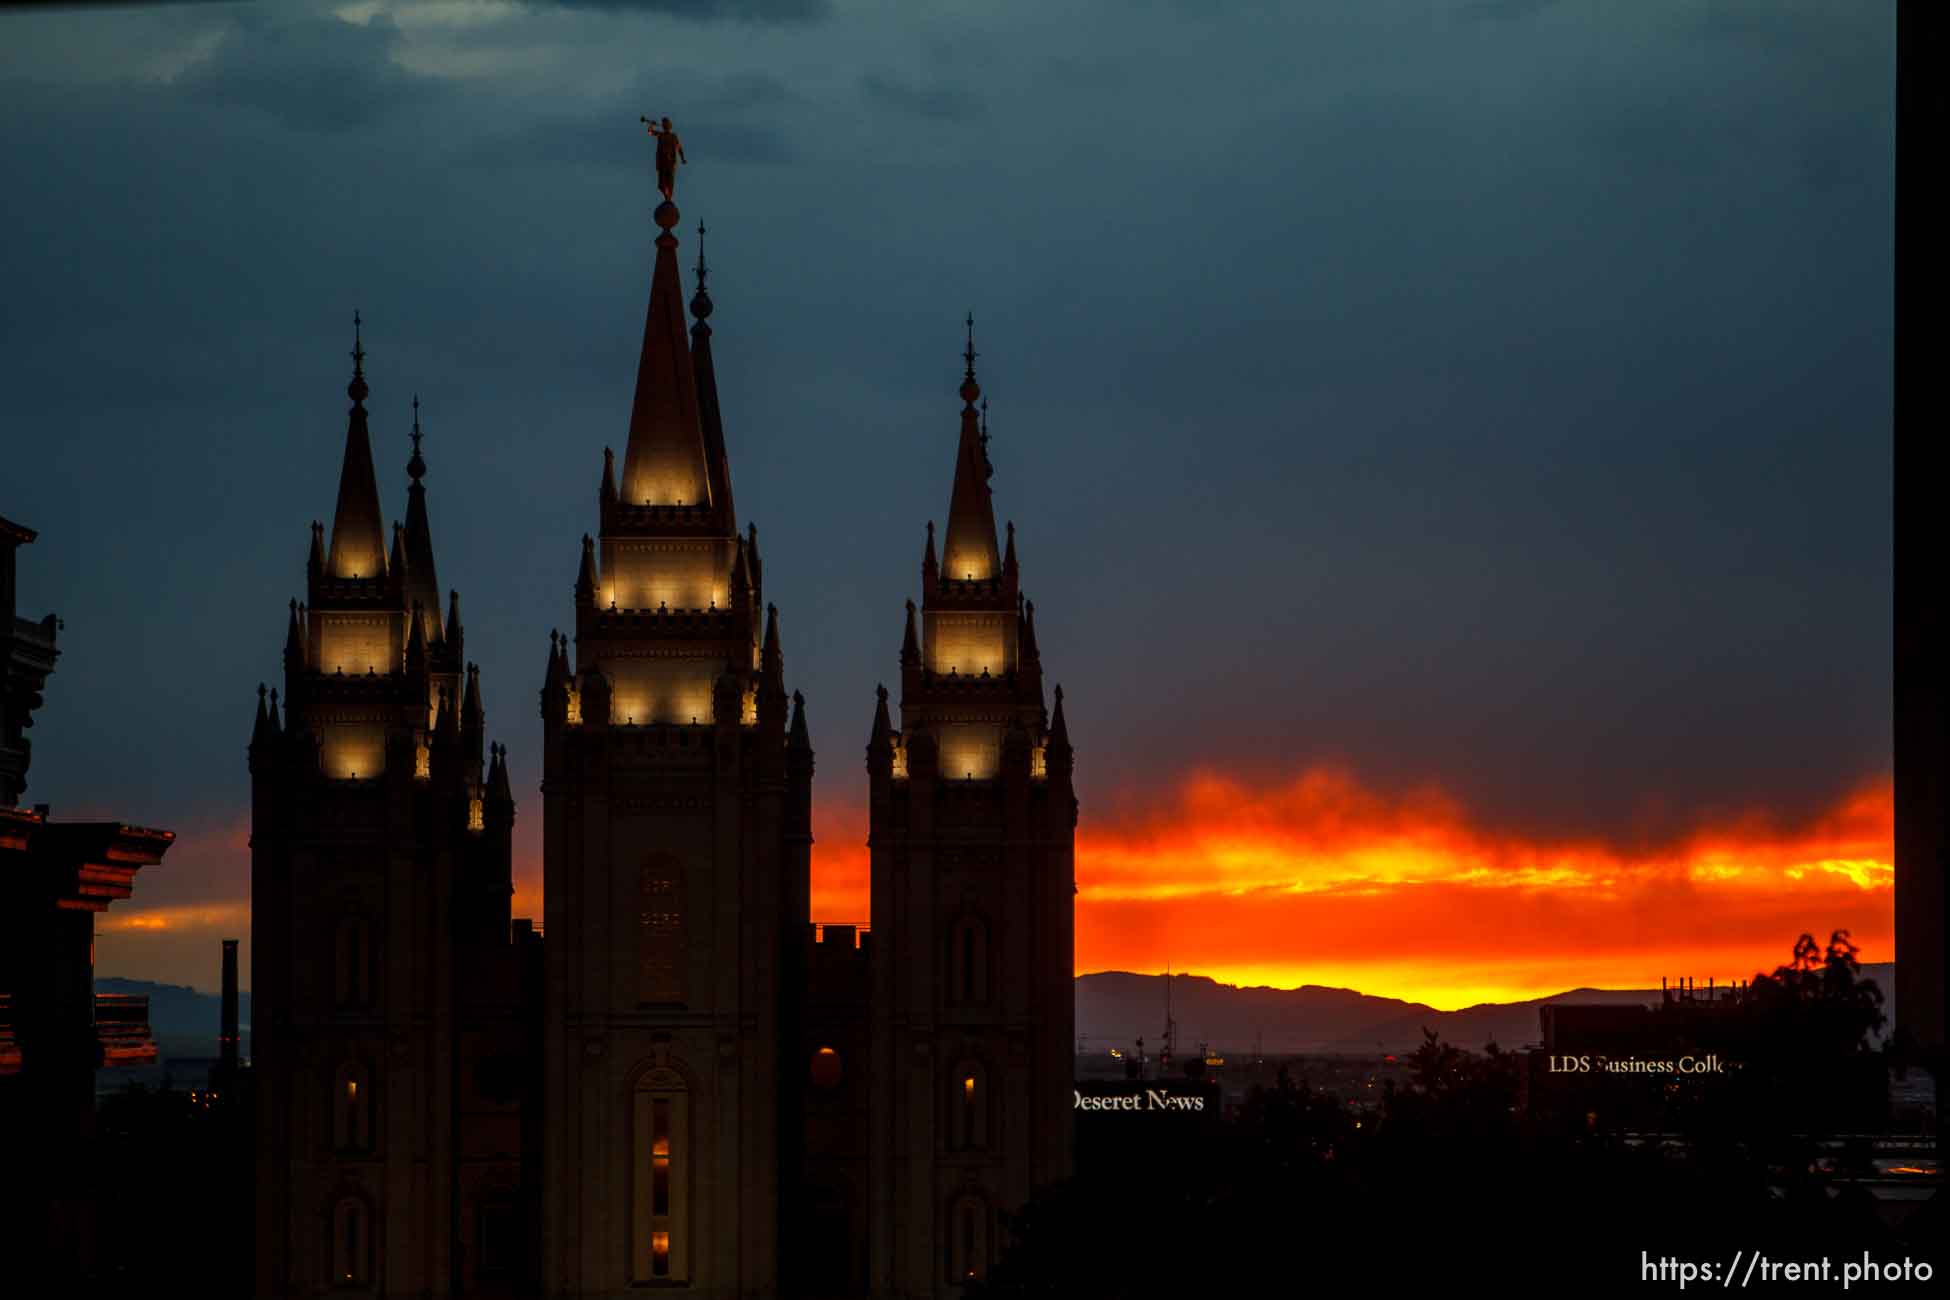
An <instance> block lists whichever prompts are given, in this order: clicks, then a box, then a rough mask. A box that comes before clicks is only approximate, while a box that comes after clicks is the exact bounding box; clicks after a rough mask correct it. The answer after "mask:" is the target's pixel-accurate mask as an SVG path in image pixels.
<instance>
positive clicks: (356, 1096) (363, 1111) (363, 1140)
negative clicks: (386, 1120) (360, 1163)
mask: <svg viewBox="0 0 1950 1300" xmlns="http://www.w3.org/2000/svg"><path fill="white" fill-rule="evenodd" d="M332 1147H333V1149H334V1150H336V1151H338V1152H339V1153H340V1154H342V1155H365V1154H367V1153H369V1152H370V1151H371V1150H372V1082H371V1079H370V1078H369V1077H368V1075H367V1073H366V1067H365V1066H363V1065H360V1064H358V1063H357V1062H353V1061H348V1062H347V1063H346V1064H344V1065H341V1066H340V1067H339V1070H338V1074H337V1075H336V1076H334V1078H333V1080H332Z"/></svg>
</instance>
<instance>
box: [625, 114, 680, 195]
mask: <svg viewBox="0 0 1950 1300" xmlns="http://www.w3.org/2000/svg"><path fill="white" fill-rule="evenodd" d="M637 121H639V122H641V123H643V124H644V125H645V126H647V127H649V128H650V134H651V135H653V136H655V137H657V189H658V190H660V191H661V192H662V193H663V196H664V202H666V203H670V202H673V201H674V199H673V197H672V192H673V191H674V190H675V189H676V188H677V164H678V163H680V162H681V163H688V162H689V161H690V159H688V158H686V157H685V156H684V142H683V141H682V140H680V139H678V137H677V132H676V131H674V130H672V129H671V125H670V119H669V118H667V117H666V118H664V119H663V122H662V124H661V125H659V124H658V123H656V122H652V121H651V120H650V119H649V118H647V117H639V118H638V119H637Z"/></svg>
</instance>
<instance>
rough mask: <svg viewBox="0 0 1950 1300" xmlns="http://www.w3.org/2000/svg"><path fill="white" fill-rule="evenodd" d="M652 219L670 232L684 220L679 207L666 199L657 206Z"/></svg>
mask: <svg viewBox="0 0 1950 1300" xmlns="http://www.w3.org/2000/svg"><path fill="white" fill-rule="evenodd" d="M650 219H651V220H652V221H655V222H656V223H657V224H658V225H659V226H661V227H663V228H664V229H665V230H669V229H671V228H672V227H673V226H675V225H676V224H677V223H678V222H679V221H681V220H682V219H683V218H682V216H681V215H680V214H679V213H678V211H677V205H676V204H675V203H672V202H671V201H670V200H669V199H665V200H664V201H663V202H662V203H659V204H658V205H657V210H656V211H655V212H654V213H652V214H651V217H650Z"/></svg>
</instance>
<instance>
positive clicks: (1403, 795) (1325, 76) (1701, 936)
mask: <svg viewBox="0 0 1950 1300" xmlns="http://www.w3.org/2000/svg"><path fill="white" fill-rule="evenodd" d="M1893 55H1894V5H1893V4H1892V3H1887V2H1869V3H1864V2H1863V0H1837V2H1836V3H1830V4H1817V3H1800V2H1789V0H1724V2H1723V3H1715V4H1712V5H1700V4H1696V3H1690V2H1688V0H1643V2H1642V3H1632V4H1619V3H1600V0H1440V2H1437V3H1431V0H1364V2H1363V3H1361V4H1358V5H1356V4H1345V3H1327V2H1326V0H1318V2H1303V3H1280V4H1275V3H1264V4H1253V3H1240V4H1227V5H1204V4H1190V3H1178V2H1175V0H1075V2H1074V3H1060V4H1049V3H1042V2H1040V0H997V2H995V3H983V4H965V3H956V4H896V3H893V0H881V2H873V0H832V3H824V2H822V0H776V2H771V3H768V2H767V0H661V2H652V3H640V4H628V3H621V2H616V3H594V2H590V3H568V4H548V3H539V2H538V3H520V4H515V3H487V2H481V3H475V2H470V0H446V2H444V3H424V4H388V3H356V4H342V5H302V4H288V5H282V4H281V5H275V6H273V5H250V4H237V5H225V4H193V5H167V6H160V7H149V8H122V7H110V8H96V9H88V10H78V11H62V12H54V13H40V12H37V13H32V14H28V13H22V12H18V11H8V12H4V13H0V105H4V107H5V110H6V111H5V112H4V113H0V151H4V156H5V157H6V158H7V159H8V177H7V184H6V185H5V187H4V192H3V193H0V267H4V271H5V282H6V284H7V286H8V288H7V293H6V302H5V306H4V308H0V356H3V357H4V358H5V360H4V362H0V373H4V374H5V375H6V377H7V379H8V387H9V399H8V400H9V405H10V408H11V409H10V412H9V419H8V420H7V422H6V426H5V429H4V432H0V440H4V451H5V463H6V465H7V467H8V474H7V478H6V480H5V487H4V490H0V514H5V515H7V516H8V517H10V518H13V519H16V520H18V521H19V522H21V523H23V524H26V525H28V526H29V527H33V528H36V529H39V530H40V532H41V538H40V541H39V542H37V543H36V544H35V545H33V546H31V547H28V548H26V549H24V550H23V551H22V552H21V580H20V589H21V590H20V597H21V612H22V613H23V614H25V615H27V616H30V617H35V618H38V617H39V616H40V615H41V614H43V613H45V612H46V611H48V610H54V611H56V612H58V613H59V614H60V615H61V616H62V618H63V619H64V621H65V630H64V632H63V633H62V643H61V644H62V658H61V661H60V665H59V668H58V669H57V672H56V674H55V676H54V677H53V678H51V679H50V681H49V684H48V691H47V705H46V707H45V708H44V709H43V710H42V711H41V713H40V714H39V715H38V717H37V722H36V726H35V728H34V731H33V733H32V738H33V741H34V765H33V768H32V770H31V772H30V774H29V789H28V791H27V795H26V799H27V800H28V801H29V802H49V803H51V804H52V805H53V806H54V812H55V815H56V816H57V817H62V818H78V817H88V816H116V817H121V818H123V819H125V820H129V821H134V822H140V823H146V824H152V825H161V826H166V827H169V828H172V829H174V830H176V831H177V832H178V833H179V842H178V844H177V845H176V847H175V848H174V849H173V850H172V851H171V852H170V854H169V856H168V858H167V859H166V861H165V863H164V864H163V865H162V866H160V867H158V868H155V869H153V870H149V871H145V872H144V873H143V874H142V876H141V877H140V878H139V881H138V885H137V891H136V896H135V898H134V899H133V900H131V901H130V902H128V903H122V904H117V905H116V906H115V908H114V909H112V910H111V911H110V912H109V913H108V914H106V915H105V916H104V917H103V918H101V921H102V924H101V938H100V942H99V945H98V957H99V969H100V971H101V972H102V973H103V974H116V975H133V976H139V977H144V978H155V979H163V980H169V981H172V982H179V983H191V984H196V985H199V986H202V987H206V988H207V987H212V986H213V985H214V983H215V980H216V974H217V942H216V941H217V939H218V938H220V937H224V936H230V935H236V936H242V937H247V936H248V906H249V899H248V870H247V862H248V852H247V847H246V842H247V836H248V804H247V795H248V781H247V773H246V771H245V765H244V744H245V741H246V740H247V738H248V734H249V728H250V721H251V714H252V709H253V707H254V705H255V702H256V693H255V688H256V684H257V682H258V681H259V680H265V681H267V682H273V683H275V681H276V673H277V671H278V668H279V649H280V646H281V644H282V639H283V631H284V619H285V601H286V600H287V599H288V598H290V597H291V596H294V595H299V594H302V589H303V580H304V558H305V548H306V545H307V541H308V532H307V528H308V524H309V521H310V520H312V519H313V518H323V519H329V518H330V513H331V508H332V502H333V497H334V490H335V485H334V476H335V475H336V472H337V466H338V462H339V458H340V455H341V452H342V446H343V442H342V440H343V435H344V427H345V399H344V384H345V378H346V370H347V366H348V361H347V358H346V355H345V354H346V352H347V350H348V349H349V347H350V342H351V340H350V328H349V327H350V318H351V313H352V310H353V309H354V308H355V307H357V308H359V309H361V310H362V311H363V312H364V313H365V316H366V319H367V321H368V326H367V330H366V335H365V345H366V348H367V351H368V354H369V355H368V359H367V373H368V378H369V379H370V381H371V385H372V397H371V398H370V399H369V400H368V406H369V407H370V408H371V410H372V412H373V420H372V423H373V431H374V438H375V445H376V447H377V451H378V459H379V465H378V470H379V476H380V482H381V491H382V504H383V506H384V508H385V509H386V510H387V511H388V513H389V515H392V516H398V515H401V514H402V513H403V511H404V497H405V494H404V486H405V474H404V465H405V461H406V458H407V455H408V452H409V447H408V443H407V440H406V437H405V431H406V428H407V425H408V422H409V418H410V412H409V407H408V402H409V400H410V398H411V396H412V395H413V394H414V393H415V392H418V393H419V395H420V397H421V399H422V401H423V403H424V407H423V415H424V422H425V425H426V429H427V439H426V458H427V461H428V463H429V465H430V467H431V468H430V470H429V473H428V477H427V486H428V491H429V498H430V506H431V515H432V523H433V532H434V538H435V544H436V548H437V553H438V562H439V567H440V578H441V581H442V582H443V583H445V584H447V585H449V586H455V587H458V588H459V589H460V591H461V593H462V606H463V615H464V621H465V623H466V626H467V629H468V643H467V651H468V655H469V657H470V658H473V659H476V660H478V661H479V662H480V663H481V665H482V669H483V685H484V691H485V696H486V701H487V708H488V722H489V732H490V737H491V738H492V739H496V740H500V741H503V742H505V743H506V744H507V745H508V746H509V748H510V758H511V764H512V770H513V776H514V786H515V792H516V798H517V800H518V802H519V804H520V808H519V813H518V816H519V820H518V822H517V826H516V841H517V842H516V854H517V863H518V881H517V884H518V893H517V898H516V907H517V911H518V913H532V914H536V915H539V913H540V906H541V900H540V887H541V878H540V877H541V873H540V800H539V797H538V795H537V793H536V789H535V787H536V782H537V779H538V772H539V761H538V755H537V753H536V749H537V745H538V742H539V735H540V726H539V718H538V716H537V712H536V694H535V692H536V691H537V690H538V689H539V686H540V681H541V673H542V668H543V665H544V662H545V658H546V654H547V646H548V641H547V637H548V631H549V629H550V628H551V627H560V626H564V625H566V624H567V623H568V622H569V621H570V619H571V607H570V585H571V583H572V581H573V578H574V573H575V566H576V561H577V556H578V543H579V539H580V537H581V534H582V533H583V532H584V531H589V530H592V529H593V527H594V524H595V494H596V486H597V482H598V480H599V476H600V472H601V463H602V449H603V447H604V446H605V445H610V446H616V447H619V448H620V446H621V445H622V440H623V437H624V432H625V428H626V423H627V417H628V408H629V401H630V394H631V390H632V386H633V383H634V374H633V364H634V358H635V354H636V350H637V346H638V342H639V338H640V331H641V328H642V319H643V304H644V297H645V294H646V292H647V288H648V274H649V254H650V247H649V225H648V221H647V210H648V208H649V207H650V206H651V204H652V203H653V202H654V196H653V194H652V191H651V183H650V170H649V154H648V146H647V144H646V142H645V140H644V138H643V136H642V134H641V128H640V127H639V126H638V125H637V122H636V120H637V117H638V115H639V114H641V113H669V114H670V115H671V116H672V117H673V118H675V119H676V121H677V124H678V126H679V128H680V130H681V131H682V132H683V135H684V140H685V147H686V150H687V152H688V153H689V156H690V158H691V163H690V165H688V166H687V167H686V168H685V170H684V171H683V172H682V173H681V175H680V180H679V191H678V201H679V204H680V206H682V208H683V210H684V214H685V229H684V230H683V231H682V232H680V233H682V234H683V235H684V236H685V241H686V242H685V244H684V247H683V249H682V250H681V252H680V257H681V259H682V260H683V262H684V263H685V264H686V265H688V264H689V262H690V260H691V258H692V256H693V255H694V251H695V250H694V242H693V241H694V236H693V235H692V234H691V228H693V227H694V226H695V223H696V221H697V220H698V219H700V218H701V219H702V220H704V221H705V222H707V223H708V224H709V225H710V227H711V234H710V255H711V262H712V267H713V275H712V288H713V294H714V297H715V299H716V303H717V313H716V315H715V316H714V317H713V321H712V323H713V325H714V326H715V327H716V335H715V339H714V344H715V347H716V352H717V366H718V374H719V380H720V384H721V388H722V392H723V400H724V408H725V419H726V427H727V440H728V442H729V444H730V452H731V456H732V474H733V479H734V483H735V485H736V490H737V500H738V504H739V507H740V509H741V511H742V512H743V513H744V514H746V515H747V516H748V517H749V518H751V519H753V520H755V521H756V522H757V523H758V526H759V531H760V538H761V543H762V544H763V546H764V548H765V557H766V582H767V592H766V595H767V597H768V598H769V599H771V600H773V601H775V602H776V603H777V604H778V605H779V607H780V612H781V616H782V620H783V625H784V633H785V651H786V665H787V675H788V679H789V680H788V684H789V686H791V687H793V688H796V689H799V690H801V691H803V692H805V694H806V696H807V700H808V704H809V710H810V718H811V722H812V731H813V740H814V744H815V746H816V747H817V749H818V762H819V766H818V776H817V784H816V795H815V798H816V814H815V818H816V832H817V835H818V840H819V842H818V844H817V846H816V848H815V870H816V877H815V910H816V912H819V913H820V914H821V915H822V916H823V917H830V918H831V919H835V920H849V921H857V920H864V919H866V887H865V848H864V845H863V843H862V841H863V838H864V828H865V813H864V801H865V771H864V764H863V758H862V750H863V746H864V744H865V740H866V735H867V730H868V725H869V723H870V720H871V717H872V707H873V688H874V685H875V683H876V682H879V681H883V680H887V681H890V682H891V681H892V680H893V679H894V678H896V677H897V675H898V674H897V662H896V655H897V651H898V647H899V638H900V632H901V610H902V601H903V600H905V599H906V598H908V597H909V596H915V595H918V588H919V572H918V568H919V559H920V554H921V544H922V538H923V528H924V525H925V523H926V521H927V520H928V519H930V518H934V519H937V520H939V519H941V518H943V517H944V515H945V511H946V507H947V497H948V488H949V477H950V472H951V468H952V455H953V448H954V438H955V434H956V431H957V423H956V418H955V417H956V411H957V409H958V402H957V400H956V399H955V397H954V393H953V388H954V385H955V383H956V381H957V379H958V378H959V365H960V361H959V351H960V347H961V334H960V322H961V318H962V315H963V313H964V312H967V311H971V310H972V311H973V312H974V314H975V317H976V322H977V326H976V331H977V334H976V341H977V347H978V348H979V349H980V351H981V354H982V356H981V360H980V363H979V367H980V370H981V379H982V384H983V388H984V391H985V393H987V395H988V396H989V397H990V398H991V399H992V401H993V407H992V425H993V433H994V440H993V445H992V456H993V459H994V461H995V464H996V476H995V479H994V482H993V486H994V489H995V494H996V495H995V500H996V509H997V513H998V517H999V518H1001V519H1013V520H1014V521H1015V522H1016V525H1017V530H1018V540H1019V545H1020V549H1021V555H1022V565H1023V574H1024V584H1025V588H1026V590H1027V591H1028V593H1029V595H1030V596H1031V598H1033V599H1034V600H1035V601H1036V602H1037V607H1038V633H1039V637H1040V640H1041V644H1042V651H1043V658H1044V663H1045V666H1046V670H1047V671H1048V672H1049V673H1050V674H1051V675H1052V676H1053V678H1054V679H1055V680H1059V681H1061V682H1062V683H1063V685H1064V687H1065V692H1066V702H1067V709H1068V713H1069V720H1070V725H1071V729H1072V733H1073V735H1074V737H1075V741H1076V745H1077V750H1078V760H1077V762H1078V782H1079V795H1080V799H1081V804H1082V822H1081V825H1080V827H1079V831H1078V879H1079V886H1080V893H1079V896H1078V910H1077V953H1078V963H1079V970H1083V971H1088V970H1101V969H1128V970H1162V969H1164V968H1165V967H1166V965H1167V964H1169V965H1170V966H1171V967H1172V968H1174V969H1179V970H1190V971H1196V972H1199V973H1203V974H1208V975H1212V976H1214V977H1216V978H1219V979H1222V980H1229V981H1236V982H1242V983H1248V982H1249V983H1270V984H1276V985H1295V984H1300V983H1324V984H1335V985H1343V986H1348V987H1353V988H1358V989H1361V990H1363V991H1365V992H1371V993H1386V994H1393V995H1397V996H1403V997H1413V998H1419V999H1422V1000H1425V1001H1428V1002H1431V1003H1433V1004H1435V1005H1438V1006H1444V1007H1449V1006H1458V1005H1464V1004H1467V1003H1469V1002H1473V1001H1479V1000H1485V999H1496V1000H1501V999H1506V998H1512V997H1520V996H1530V995H1535V994H1540V993H1549V992H1555V991H1559V990H1561V989H1565V988H1571V987H1576V986H1579V985H1609V986H1644V985H1647V984H1651V985H1654V986H1656V984H1657V981H1658V979H1659V977H1660V976H1661V975H1674V976H1677V975H1690V976H1694V977H1697V978H1699V979H1700V980H1702V981H1704V980H1705V979H1706V978H1707V977H1709V976H1712V977H1716V978H1731V977H1745V976H1748V975H1751V974H1752V973H1753V972H1754V971H1755V970H1756V969H1761V968H1769V967H1772V966H1773V965H1774V964H1776V963H1777V962H1779V961H1781V960H1784V959H1785V957H1786V956H1787V953H1788V950H1789V948H1790V947H1791V945H1792V943H1793V940H1794V937H1795V936H1796V935H1797V934H1798V933H1800V932H1802V931H1804V930H1805V931H1815V932H1817V933H1819V934H1822V935H1824V936H1825V934H1826V932H1827V931H1828V930H1830V929H1834V928H1844V927H1845V928H1849V929H1851V930H1852V931H1853V933H1854V935H1855V937H1856V939H1857V941H1858V942H1859V943H1861V944H1862V947H1863V949H1864V957H1865V958H1866V959H1869V960H1888V959H1889V958H1890V957H1891V955H1892V952H1891V948H1890V943H1891V929H1892V918H1891V888H1890V875H1891V872H1890V866H1889V864H1890V862H1891V860H1892V853H1891V848H1890V844H1891V811H1890V793H1889V766H1890V764H1889V751H1890V721H1889V698H1890V669H1889V662H1890V592H1891V581H1890V556H1891V552H1890V527H1889V505H1890V447H1889V409H1890V395H1891V390H1890V369H1891V347H1890V344H1891V327H1890V307H1891V299H1890V275H1891V200H1892V188H1893V187H1892V170H1893V106H1894V93H1893V92H1894V77H1893Z"/></svg>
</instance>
